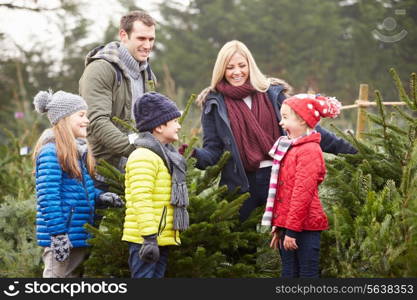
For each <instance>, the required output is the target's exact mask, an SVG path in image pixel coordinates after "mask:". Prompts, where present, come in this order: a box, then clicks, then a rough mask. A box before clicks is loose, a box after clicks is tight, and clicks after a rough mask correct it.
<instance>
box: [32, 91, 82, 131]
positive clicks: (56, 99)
mask: <svg viewBox="0 0 417 300" xmlns="http://www.w3.org/2000/svg"><path fill="white" fill-rule="evenodd" d="M33 104H34V105H35V109H36V111H37V112H39V113H41V114H42V113H47V115H48V119H49V121H50V122H51V123H52V125H55V124H56V123H58V121H59V120H61V119H62V118H65V117H67V116H69V115H71V114H73V113H75V112H77V111H80V110H83V109H87V108H88V107H87V103H86V102H85V101H84V99H83V98H82V97H81V96H78V95H75V94H71V93H67V92H64V91H58V92H56V93H55V94H53V93H52V91H51V90H49V91H48V92H46V91H40V92H39V93H37V94H36V96H35V98H34V100H33Z"/></svg>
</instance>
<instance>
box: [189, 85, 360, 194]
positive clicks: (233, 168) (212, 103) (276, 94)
mask: <svg viewBox="0 0 417 300" xmlns="http://www.w3.org/2000/svg"><path fill="white" fill-rule="evenodd" d="M283 90H284V87H283V86H282V85H271V86H270V88H269V89H268V91H267V95H268V98H269V100H270V101H271V102H272V105H273V106H274V109H275V114H276V116H277V120H278V122H280V121H281V114H280V110H281V105H282V102H283V101H284V100H285V98H286V96H285V94H284V93H283ZM201 125H202V127H203V148H197V149H195V157H196V159H197V165H196V166H197V168H199V169H205V168H207V167H208V166H212V165H214V164H216V163H217V161H218V160H219V158H220V156H221V154H222V153H223V152H224V151H230V152H231V154H232V157H231V159H230V160H229V161H228V162H227V163H226V166H225V167H224V168H223V170H222V174H221V179H220V184H221V185H223V184H225V185H227V187H228V188H229V190H231V191H232V190H234V189H235V188H237V187H240V191H241V192H247V191H248V190H249V182H248V179H247V176H246V172H245V169H244V168H243V163H242V160H241V158H240V154H239V150H238V148H237V144H236V141H235V138H234V136H233V133H232V129H231V127H230V122H229V117H228V114H227V108H226V104H225V102H224V98H223V95H222V94H221V93H218V92H210V93H209V94H208V95H207V98H206V101H205V102H204V106H203V113H202V115H201ZM316 130H317V131H318V132H320V134H321V142H320V146H321V148H322V150H323V151H324V152H327V153H333V154H338V153H356V149H355V148H353V147H352V145H350V144H349V143H348V142H347V141H345V140H343V139H341V138H339V137H337V136H336V135H335V134H333V133H331V132H330V131H328V130H326V129H324V128H323V127H320V126H316ZM280 133H281V135H283V134H284V132H283V131H282V128H281V127H280Z"/></svg>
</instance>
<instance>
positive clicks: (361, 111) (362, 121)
mask: <svg viewBox="0 0 417 300" xmlns="http://www.w3.org/2000/svg"><path fill="white" fill-rule="evenodd" d="M364 102H368V85H367V84H361V85H360V86H359V99H358V100H356V101H355V103H356V104H357V105H358V119H357V122H356V138H357V139H362V137H363V133H364V131H365V127H366V108H367V105H366V104H365V105H364Z"/></svg>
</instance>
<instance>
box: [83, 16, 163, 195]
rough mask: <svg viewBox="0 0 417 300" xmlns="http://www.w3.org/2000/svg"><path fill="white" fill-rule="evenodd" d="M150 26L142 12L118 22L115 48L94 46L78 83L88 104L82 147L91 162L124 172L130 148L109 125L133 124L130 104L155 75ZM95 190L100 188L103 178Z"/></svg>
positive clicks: (123, 132) (122, 132) (119, 129)
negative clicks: (89, 151)
mask: <svg viewBox="0 0 417 300" xmlns="http://www.w3.org/2000/svg"><path fill="white" fill-rule="evenodd" d="M155 25H156V22H155V20H154V19H153V18H152V17H151V16H150V15H149V14H147V13H146V12H144V11H132V12H130V13H128V14H127V15H125V16H123V17H122V18H121V20H120V29H119V38H120V42H111V43H109V44H107V45H105V46H100V47H97V48H95V49H93V50H92V51H90V52H89V53H88V54H87V57H86V60H85V65H86V68H85V70H84V73H83V75H82V77H81V79H80V82H79V84H80V85H79V92H80V95H81V96H82V97H83V98H84V99H85V100H86V101H87V103H88V107H89V110H88V118H89V119H90V125H89V127H88V136H87V138H88V141H89V143H90V145H91V147H92V151H93V155H94V157H95V158H96V159H104V160H106V161H108V162H109V163H111V164H112V165H113V166H115V167H117V168H118V169H119V170H120V171H122V172H124V166H125V163H126V160H127V157H128V156H129V154H130V153H131V152H133V150H134V149H135V147H134V146H133V145H132V144H131V142H130V141H129V134H130V133H131V132H129V130H128V129H126V128H124V127H123V126H121V125H119V124H117V123H116V122H114V121H112V117H114V116H115V117H118V118H119V119H121V120H123V121H127V122H128V123H130V121H131V120H132V119H133V112H132V108H133V104H134V101H135V100H136V99H137V98H139V97H140V96H141V95H143V94H144V93H145V92H146V91H147V83H148V81H149V80H153V81H154V82H155V75H154V74H153V73H152V71H151V69H150V65H149V62H148V60H149V55H150V54H151V51H152V48H153V45H154V42H155ZM97 179H98V181H99V182H98V184H97V185H98V187H101V188H105V185H103V184H102V183H103V181H104V180H103V178H101V177H100V176H99V177H98V178H97Z"/></svg>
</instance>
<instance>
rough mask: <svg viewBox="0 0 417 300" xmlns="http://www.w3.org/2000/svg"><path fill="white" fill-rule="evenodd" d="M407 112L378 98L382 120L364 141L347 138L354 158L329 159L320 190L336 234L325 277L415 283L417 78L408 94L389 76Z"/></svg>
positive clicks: (326, 245)
mask: <svg viewBox="0 0 417 300" xmlns="http://www.w3.org/2000/svg"><path fill="white" fill-rule="evenodd" d="M391 74H392V76H393V78H394V81H395V84H396V86H397V90H398V93H399V98H400V99H401V101H403V102H404V103H405V107H406V108H402V107H401V108H400V107H395V108H394V109H395V111H394V112H392V113H389V112H388V110H387V108H385V107H384V105H383V104H382V97H381V94H380V92H379V91H376V99H375V100H376V103H377V114H370V113H369V114H368V118H369V120H370V122H371V124H372V127H371V129H370V130H369V132H368V133H367V134H366V138H365V139H364V140H357V139H355V138H354V137H353V136H346V135H345V134H343V133H342V132H340V134H342V135H344V137H345V138H347V139H350V140H351V142H352V143H354V144H355V145H356V147H357V149H358V153H357V154H355V155H342V156H337V157H335V158H332V159H329V160H327V169H328V176H327V179H326V182H325V184H324V187H323V189H322V190H321V197H322V199H323V200H324V202H325V206H326V208H327V212H328V215H329V219H330V224H331V225H330V227H331V229H330V230H329V231H328V232H326V233H325V234H324V236H323V244H322V257H323V260H322V267H323V275H324V276H333V277H404V276H416V274H417V263H416V252H417V243H416V240H417V231H416V228H415V214H416V212H417V210H416V209H417V203H416V202H417V200H416V197H415V195H416V192H417V140H416V136H417V119H416V118H415V115H416V113H417V98H416V94H417V93H416V74H415V73H413V74H412V75H411V84H410V94H409V95H408V94H407V93H406V91H405V89H404V87H403V85H402V83H401V81H400V79H399V77H398V75H397V73H396V72H395V71H394V70H393V69H391Z"/></svg>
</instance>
